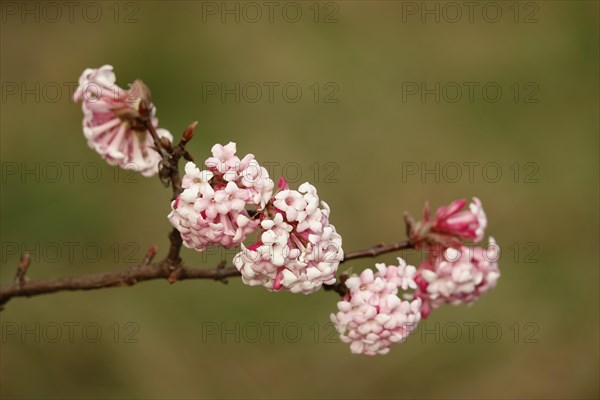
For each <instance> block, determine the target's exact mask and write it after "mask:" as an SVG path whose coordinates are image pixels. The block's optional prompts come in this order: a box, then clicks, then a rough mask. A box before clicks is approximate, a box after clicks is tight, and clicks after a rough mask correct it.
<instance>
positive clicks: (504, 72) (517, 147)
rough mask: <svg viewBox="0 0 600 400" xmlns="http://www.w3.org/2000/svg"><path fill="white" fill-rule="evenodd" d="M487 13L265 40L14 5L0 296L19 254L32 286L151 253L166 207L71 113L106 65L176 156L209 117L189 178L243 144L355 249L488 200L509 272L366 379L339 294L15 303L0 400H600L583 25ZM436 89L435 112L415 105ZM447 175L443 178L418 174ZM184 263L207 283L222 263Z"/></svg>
mask: <svg viewBox="0 0 600 400" xmlns="http://www.w3.org/2000/svg"><path fill="white" fill-rule="evenodd" d="M488 3H489V2H482V3H481V5H480V6H478V8H475V9H474V14H473V16H472V18H471V20H470V17H469V14H468V8H467V6H465V5H464V4H463V3H461V2H458V3H454V4H458V7H459V8H460V11H461V17H458V16H457V15H456V6H450V8H448V7H447V3H444V2H427V3H425V2H391V1H388V2H367V1H346V2H337V3H331V2H330V3H327V2H321V3H316V2H312V1H310V2H295V3H293V4H291V5H288V4H289V3H286V2H281V3H280V4H279V5H277V6H274V7H275V8H274V9H273V16H272V21H269V15H268V8H267V6H264V5H261V4H262V3H253V5H250V6H248V5H247V4H246V3H236V2H227V3H221V2H213V3H210V2H209V3H206V2H204V3H202V2H192V1H181V2H177V1H169V2H167V1H143V2H142V1H136V2H112V1H110V2H95V3H92V5H89V3H85V2H79V3H78V4H79V5H78V6H76V7H75V8H74V9H72V13H71V11H69V10H70V9H69V8H67V7H66V6H64V5H59V10H60V13H61V16H60V17H59V16H58V14H57V13H56V5H55V6H54V7H55V8H54V9H52V8H48V7H46V6H44V4H45V2H6V1H3V2H2V25H1V41H0V43H1V52H2V54H1V57H0V67H1V81H2V103H1V107H2V108H1V118H0V119H1V141H2V143H1V144H2V146H1V157H2V194H1V200H2V205H1V213H2V215H1V221H2V224H1V225H2V226H1V233H2V266H1V271H0V276H1V279H2V283H3V284H6V283H8V282H11V280H12V278H13V275H14V271H15V267H16V265H17V262H18V253H19V252H20V251H21V250H29V251H30V252H32V254H33V263H32V266H31V268H30V272H29V274H30V276H31V278H34V279H40V278H45V277H54V276H68V275H76V274H86V273H92V272H101V271H107V270H117V269H121V268H125V267H128V266H132V265H134V263H135V262H137V261H140V260H141V258H142V257H143V255H144V253H145V249H147V248H148V247H149V246H151V245H157V246H158V248H159V256H160V255H163V254H165V252H166V249H167V246H168V242H167V238H166V234H167V232H168V230H169V228H170V225H169V223H168V221H167V219H166V214H167V213H168V211H169V196H170V194H169V191H168V190H165V189H164V188H163V187H162V186H161V184H160V182H159V181H158V179H156V178H153V179H147V178H143V177H137V176H136V175H132V174H129V175H128V174H125V173H123V172H122V171H121V172H119V171H117V170H115V169H114V168H111V167H109V166H107V165H105V164H104V163H103V162H102V160H101V159H100V158H99V156H98V155H97V154H95V153H94V152H93V151H91V150H90V149H89V148H88V147H87V145H86V143H85V140H84V138H83V135H82V130H81V119H82V115H81V110H80V106H79V105H76V104H73V103H72V102H71V101H70V96H71V94H72V92H73V84H74V83H75V82H76V81H77V79H78V77H79V75H80V74H81V72H82V71H83V69H84V68H86V67H98V66H100V65H103V64H112V65H114V67H115V70H116V73H117V80H118V83H119V84H120V85H121V86H126V84H127V83H129V82H132V81H133V80H134V79H137V78H139V79H142V80H143V81H144V82H145V83H146V84H147V85H148V86H149V87H150V88H151V90H152V92H153V98H154V102H155V104H156V106H157V108H158V117H159V119H160V121H161V126H162V127H165V128H167V129H169V130H171V132H173V133H174V135H175V136H178V135H179V134H180V132H182V131H183V129H184V128H185V127H186V126H187V124H189V123H190V122H191V121H193V120H199V121H200V125H199V129H198V133H197V135H196V137H195V138H194V140H193V141H192V142H191V144H190V145H189V148H190V150H191V151H192V153H193V154H194V156H195V157H196V159H198V160H201V159H203V158H205V157H207V156H208V155H209V152H210V148H211V146H212V145H213V144H214V143H227V142H229V141H235V142H237V144H238V150H239V152H240V153H241V154H246V153H249V152H251V153H254V154H255V155H256V157H257V159H258V160H259V161H260V162H262V163H269V164H270V165H271V168H272V173H273V175H274V176H275V178H278V177H279V176H281V175H286V176H287V177H288V178H289V179H290V181H291V182H292V185H293V186H297V185H299V184H300V183H302V182H304V181H311V182H313V183H314V184H315V185H316V186H317V188H318V190H319V194H320V196H321V198H322V199H324V200H326V201H327V202H328V203H329V204H330V206H331V208H332V217H331V220H332V222H333V223H334V224H335V226H336V227H337V229H338V231H339V232H340V233H341V234H342V235H343V238H344V248H345V249H346V250H352V249H358V248H363V247H367V246H370V245H372V244H375V243H378V242H392V241H397V240H401V239H403V238H404V226H403V222H402V213H403V211H405V210H407V211H409V212H411V213H412V214H413V215H418V214H419V213H420V210H421V208H422V205H423V203H424V202H425V201H427V200H429V201H430V202H431V203H432V205H433V206H439V205H442V204H445V203H448V202H449V201H451V200H453V199H455V198H460V197H470V196H478V197H480V198H481V199H482V201H483V204H484V206H485V210H486V211H487V214H488V218H489V229H488V233H489V234H490V235H492V236H494V237H495V238H496V240H497V241H498V243H499V244H500V246H501V248H502V249H503V253H502V256H501V261H500V267H501V270H502V278H501V280H500V281H499V285H498V287H497V288H496V289H495V290H493V291H492V292H490V293H489V294H487V295H486V296H485V297H484V298H482V299H481V300H480V301H479V302H478V303H476V304H475V305H474V306H473V307H450V306H447V307H443V308H441V309H439V310H437V311H436V312H434V313H433V314H432V316H431V317H430V319H428V320H427V321H426V325H425V326H424V327H425V329H426V330H423V326H422V327H421V329H420V330H419V331H418V332H417V333H416V334H415V335H414V336H412V337H411V338H410V339H409V340H408V341H407V342H406V343H404V344H402V345H398V346H395V347H394V348H393V350H392V352H391V353H390V354H389V355H387V356H379V357H373V358H367V357H362V356H356V355H352V354H350V351H349V348H348V346H347V345H345V344H342V343H336V340H335V335H331V333H332V329H331V326H330V325H328V321H329V314H330V313H331V312H332V311H334V310H335V309H336V304H335V303H336V301H337V298H336V295H335V294H333V293H329V292H319V293H317V294H314V295H312V296H301V295H290V294H286V293H279V294H272V293H268V292H267V291H266V290H264V289H262V288H256V287H255V288H252V287H246V286H244V285H243V284H241V282H240V281H239V280H238V279H231V281H230V283H229V285H227V286H225V285H222V284H220V283H217V282H210V281H185V282H179V283H176V284H175V285H172V286H170V285H169V284H167V283H166V282H162V281H153V282H147V283H144V284H141V285H138V286H136V287H132V288H122V289H106V290H100V291H95V292H87V293H61V294H54V295H49V296H42V297H36V298H31V299H20V298H19V299H14V300H13V301H11V302H10V303H8V305H7V307H6V309H5V311H3V312H2V313H1V314H0V318H1V322H2V341H1V343H0V346H1V347H0V348H1V359H0V361H1V362H0V388H1V389H0V394H1V395H2V398H41V399H46V398H48V399H49V398H259V397H260V398H401V397H411V398H442V399H446V398H448V399H449V398H510V399H513V398H515V399H516V398H570V399H572V398H594V397H597V396H598V395H599V380H598V379H599V361H598V360H599V357H598V356H599V354H598V353H599V320H598V319H599V290H598V289H599V276H598V242H599V230H598V221H599V216H598V209H599V208H598V194H599V190H598V171H599V165H598V148H599V147H598V144H599V143H598V138H599V135H598V133H599V126H598V121H599V116H598V109H599V108H598V107H599V101H598V96H599V82H598V68H599V66H598V60H599V57H598V37H599V35H598V33H599V32H598V12H599V9H598V3H597V2H595V1H574V2H569V1H539V2H529V3H524V2H521V3H517V2H512V1H510V2H492V3H493V4H491V5H488ZM55 4H58V3H55ZM257 4H258V5H259V7H260V8H261V13H262V14H261V16H260V17H258V16H257V15H256V5H257ZM45 7H46V8H45ZM51 7H52V6H51ZM225 7H227V9H230V10H233V14H227V13H225V14H223V15H222V14H221V12H222V11H223V9H224V8H225ZM284 7H287V8H285V10H284ZM452 7H454V8H452ZM484 7H487V8H485V10H484ZM298 9H299V10H300V11H301V13H302V15H301V17H300V18H299V21H298V22H292V20H294V19H295V18H296V17H295V14H294V13H295V12H296V11H297V10H298ZM428 9H432V10H434V11H433V12H434V14H427V13H425V14H421V13H422V12H424V11H426V10H428ZM27 10H29V11H27ZM36 10H37V11H36ZM98 10H100V14H98ZM215 10H216V11H215ZM236 10H239V11H236ZM415 10H416V11H415ZM435 10H439V11H438V12H439V22H436V18H438V17H436V15H435V13H436V11H435ZM497 10H500V12H501V15H500V16H499V17H497V16H496V14H495V12H496V11H497ZM24 11H26V12H25V13H24V14H23V12H24ZM213 12H216V14H213ZM236 13H239V17H238V16H236ZM236 18H239V22H236ZM457 18H458V19H457ZM452 21H455V22H452ZM236 82H237V83H239V84H240V89H239V91H238V95H239V96H240V99H239V102H238V101H236V99H235V95H232V94H225V95H224V100H223V99H222V98H221V94H223V93H222V91H221V88H220V85H221V84H222V83H223V84H224V85H225V88H230V89H231V88H233V89H234V93H235V85H236ZM265 82H275V83H274V84H273V85H274V88H275V89H274V92H273V96H274V97H273V98H272V101H271V99H269V96H268V91H267V89H266V88H267V86H266V85H265ZM436 82H439V83H440V91H439V92H438V93H439V96H440V99H439V102H436V99H435V95H432V94H430V95H425V98H424V99H422V98H421V92H419V93H417V94H415V95H412V94H410V93H411V92H407V89H410V88H414V86H411V85H414V84H415V83H416V84H417V87H419V88H420V85H421V83H424V84H425V85H426V87H425V88H435V84H436ZM465 82H475V83H476V87H475V90H474V92H473V96H474V97H473V98H472V99H469V97H468V91H467V86H465V84H464V83H465ZM315 83H316V84H317V86H315ZM448 83H450V85H449V86H448ZM486 83H488V84H489V85H492V86H493V87H500V88H501V90H502V96H501V98H499V99H498V101H495V102H494V101H492V100H493V99H494V98H495V94H494V91H493V89H489V90H490V91H489V92H486V93H483V92H482V88H483V86H484V85H485V84H486ZM286 84H287V85H288V86H287V87H288V88H291V89H288V90H289V92H285V93H284V92H283V91H282V90H283V87H284V86H285V85H286ZM215 85H216V87H218V91H217V94H211V92H210V90H212V89H214V88H215ZM245 85H246V86H245ZM256 85H259V86H261V87H262V88H263V89H264V91H263V93H262V95H261V96H260V97H259V98H258V99H257V100H256V101H255V102H253V100H254V99H255V97H256V93H255V92H254V91H253V90H254V89H253V88H255V87H256ZM444 85H446V89H445V90H446V91H444V89H443V88H444ZM456 85H458V86H460V87H462V88H463V93H462V97H461V98H460V99H458V100H457V101H455V102H453V100H454V99H455V93H454V92H452V90H453V88H455V87H456ZM477 85H478V86H477ZM489 85H488V86H489ZM515 85H516V86H515ZM244 87H246V88H247V89H246V92H244V89H243V88H244ZM294 87H300V88H301V90H302V94H301V97H299V98H298V101H296V102H293V101H292V99H293V98H294V97H295V96H296V95H295V93H294V89H293V88H294ZM57 88H58V89H57ZM207 90H209V91H208V92H207ZM419 90H420V89H419ZM213 91H214V90H213ZM517 94H518V98H517V97H515V96H516V95H517ZM286 96H287V97H286ZM315 96H316V97H315ZM470 162H476V163H479V165H478V166H475V167H474V168H475V169H474V175H473V177H472V178H470V177H469V174H468V171H469V170H468V167H467V166H465V164H464V163H470ZM65 163H69V164H65ZM436 163H439V164H438V165H439V167H437V168H439V173H440V177H439V179H438V178H436V177H435V175H432V174H426V175H425V176H423V177H422V176H421V173H420V172H421V169H423V168H427V169H435V168H436ZM454 163H457V164H459V165H462V166H463V167H462V168H461V174H460V175H459V176H458V178H456V169H455V168H454V167H453V166H454V165H455V164H454ZM69 165H72V167H69ZM415 165H416V166H417V167H418V168H419V172H418V173H416V174H415V175H407V174H406V172H407V169H406V168H410V167H411V166H415ZM486 165H491V167H487V169H485V170H484V166H486ZM57 166H58V168H57ZM498 166H499V170H500V172H501V174H502V175H501V176H500V177H498V178H497V177H496V174H497V170H498ZM70 168H72V169H70ZM453 168H454V169H453ZM27 171H30V172H27ZM31 171H33V172H31ZM70 171H72V175H71V174H70ZM57 174H59V175H58V176H57ZM98 174H100V175H98ZM69 249H72V251H71V250H69ZM98 250H99V251H98ZM183 255H184V258H185V260H186V263H187V264H188V265H206V266H207V267H212V266H214V265H215V264H216V263H217V262H218V260H219V259H221V258H223V257H227V259H228V260H230V259H231V258H232V253H231V252H228V253H223V252H211V254H199V253H194V252H192V251H190V250H184V253H183ZM398 255H402V254H389V255H385V256H381V257H379V258H378V259H377V261H378V262H387V263H394V262H395V261H396V257H397V256H398ZM403 256H405V257H406V258H407V259H408V260H410V261H411V262H413V263H415V262H418V260H419V255H418V254H416V253H415V252H412V253H404V254H403ZM374 262H375V260H370V259H365V260H359V261H355V262H352V263H348V264H344V265H343V268H342V270H346V269H347V268H348V267H352V269H353V271H360V270H362V269H363V268H366V267H370V266H373V264H374ZM270 326H272V329H273V331H272V337H271V338H270V337H269V332H270V329H271V328H269V327H270ZM469 326H473V328H472V329H473V330H472V331H470V328H469ZM69 327H71V328H69ZM257 327H259V328H260V331H259V332H260V337H258V339H257V340H255V339H256V336H257V329H256V328H257ZM457 327H458V329H457ZM299 329H300V330H301V332H300V333H299V332H298V330H299ZM232 332H234V333H232ZM235 332H237V334H238V335H239V340H238V339H237V338H236V334H235ZM470 332H472V335H470V334H469V333H470ZM99 334H101V336H100V337H98V336H99ZM223 336H224V337H223ZM270 339H272V340H270Z"/></svg>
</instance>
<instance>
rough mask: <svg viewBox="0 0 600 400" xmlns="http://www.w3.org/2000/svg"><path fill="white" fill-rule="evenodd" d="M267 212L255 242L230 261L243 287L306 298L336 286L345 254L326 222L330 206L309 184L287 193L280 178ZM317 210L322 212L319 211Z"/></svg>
mask: <svg viewBox="0 0 600 400" xmlns="http://www.w3.org/2000/svg"><path fill="white" fill-rule="evenodd" d="M279 189H280V190H279V191H278V192H277V194H276V195H275V196H274V198H273V201H272V203H271V205H270V207H269V208H268V210H267V211H268V212H267V213H266V214H265V215H263V216H262V221H261V223H260V225H261V228H262V231H261V233H260V238H259V240H258V241H257V242H256V243H254V244H253V245H251V246H249V247H246V246H244V245H243V244H242V251H241V252H240V253H239V254H238V255H237V256H236V257H235V259H234V265H235V266H236V268H237V269H238V270H239V271H240V272H241V274H242V280H243V281H244V283H246V284H248V285H251V286H255V285H262V286H264V287H266V288H267V289H268V290H271V291H279V290H287V291H290V292H292V293H304V294H310V293H313V292H315V291H317V290H319V289H320V288H321V286H322V285H323V284H333V283H335V280H336V278H335V274H336V271H337V267H338V265H339V263H340V262H341V261H342V259H343V256H344V253H343V250H342V237H341V236H340V235H339V234H338V233H337V232H336V230H335V227H334V226H333V225H331V224H330V223H329V213H330V211H329V206H328V205H327V203H325V202H320V201H319V197H318V195H317V190H316V189H315V187H314V186H312V185H310V184H309V183H304V184H302V185H300V187H299V189H298V190H297V191H296V190H291V189H289V187H288V185H287V183H286V182H285V180H284V179H282V180H280V184H279ZM319 206H321V207H322V208H320V207H319Z"/></svg>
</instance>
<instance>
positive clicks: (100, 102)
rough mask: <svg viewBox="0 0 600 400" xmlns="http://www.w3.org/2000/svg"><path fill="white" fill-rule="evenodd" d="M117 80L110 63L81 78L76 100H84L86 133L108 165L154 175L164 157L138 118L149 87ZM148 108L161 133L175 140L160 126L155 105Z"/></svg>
mask: <svg viewBox="0 0 600 400" xmlns="http://www.w3.org/2000/svg"><path fill="white" fill-rule="evenodd" d="M115 81H116V77H115V74H114V72H113V67H112V66H110V65H104V66H102V67H100V68H98V69H91V68H88V69H86V70H85V71H84V72H83V74H82V75H81V77H80V78H79V87H78V88H77V90H76V91H75V93H74V95H73V100H74V101H81V102H82V110H83V115H84V118H83V133H84V135H85V137H86V139H87V140H88V145H89V146H90V147H91V148H92V149H94V150H95V151H96V152H97V153H98V154H100V155H101V156H102V158H104V159H105V160H106V161H107V162H108V163H109V164H111V165H118V166H119V167H121V168H125V169H130V170H134V171H138V172H140V173H141V174H142V175H144V176H152V175H154V174H156V173H157V172H158V164H159V162H160V160H161V157H160V155H159V154H158V153H157V152H156V151H155V150H154V149H153V148H152V147H153V146H154V142H153V140H152V137H151V136H150V134H149V133H148V132H147V131H146V128H145V127H144V126H141V125H140V124H139V122H138V121H137V118H138V117H139V111H138V106H139V104H140V102H141V101H142V100H143V99H144V100H146V101H148V103H149V92H148V89H147V88H146V87H145V85H144V84H143V83H142V82H140V81H136V82H134V83H133V84H132V85H131V86H130V88H129V89H128V90H124V89H121V88H120V87H119V86H117V85H116V84H115ZM149 107H150V115H151V123H152V125H153V126H154V127H155V128H156V132H157V134H158V136H159V137H160V138H163V137H164V138H167V139H168V140H169V141H172V140H173V137H172V136H171V134H170V133H169V132H168V131H167V130H165V129H161V128H158V120H157V119H156V118H155V117H154V115H155V114H156V108H155V107H154V106H153V105H152V104H149Z"/></svg>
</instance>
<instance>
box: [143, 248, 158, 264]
mask: <svg viewBox="0 0 600 400" xmlns="http://www.w3.org/2000/svg"><path fill="white" fill-rule="evenodd" d="M154 256H156V246H151V247H150V248H149V249H148V251H147V252H146V256H145V257H144V264H150V263H151V262H152V260H154Z"/></svg>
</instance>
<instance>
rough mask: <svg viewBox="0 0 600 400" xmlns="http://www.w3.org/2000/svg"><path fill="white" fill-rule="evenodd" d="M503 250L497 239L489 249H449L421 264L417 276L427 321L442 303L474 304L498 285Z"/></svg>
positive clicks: (462, 247) (418, 296)
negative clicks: (500, 255)
mask: <svg viewBox="0 0 600 400" xmlns="http://www.w3.org/2000/svg"><path fill="white" fill-rule="evenodd" d="M499 254H500V249H499V247H498V246H497V245H496V242H495V241H494V239H493V238H490V243H489V246H488V247H487V248H482V247H467V246H460V247H458V248H457V247H448V248H446V249H445V250H444V251H443V252H442V253H441V254H435V253H433V254H431V255H430V257H429V258H428V259H427V260H425V261H423V262H422V263H421V267H420V268H419V272H418V273H417V276H416V277H415V280H416V282H417V284H418V290H417V294H416V296H417V298H420V299H421V300H422V301H423V307H422V309H421V314H422V316H423V317H424V318H427V316H429V314H430V313H431V311H432V310H433V309H435V308H438V307H439V306H441V305H442V304H452V305H460V304H470V303H472V302H474V301H475V300H477V299H478V298H479V297H481V295H483V294H485V293H486V292H488V291H489V290H490V289H492V288H494V287H495V286H496V282H497V281H498V278H500V270H499V269H498V257H499Z"/></svg>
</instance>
